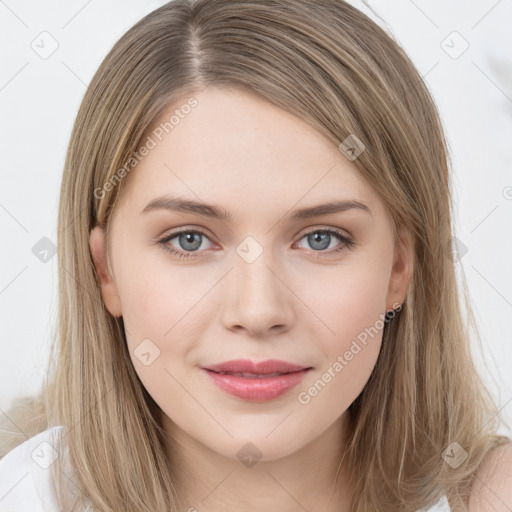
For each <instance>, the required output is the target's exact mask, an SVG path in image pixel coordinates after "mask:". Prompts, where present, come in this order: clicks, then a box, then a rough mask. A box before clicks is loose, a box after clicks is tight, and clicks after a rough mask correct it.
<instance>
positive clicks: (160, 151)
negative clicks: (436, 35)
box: [0, 0, 512, 512]
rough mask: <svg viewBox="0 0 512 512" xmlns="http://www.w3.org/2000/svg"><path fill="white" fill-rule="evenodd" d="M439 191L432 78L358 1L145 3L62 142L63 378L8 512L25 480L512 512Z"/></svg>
mask: <svg viewBox="0 0 512 512" xmlns="http://www.w3.org/2000/svg"><path fill="white" fill-rule="evenodd" d="M450 194H451V191H450V175H449V166H448V155H447V149H446V145H445V139H444V135H443V131H442V127H441V123H440V121H439V118H438V114H437V112H436V109H435V105H434V103H433V101H432V98H431V97H430V95H429V93H428V91H427V89H426V87H425V85H424V83H423V81H422V79H421V76H420V75H419V74H418V72H417V70H416V69H415V68H414V66H413V65H412V63H411V62H410V60H409V59H408V57H407V56H406V55H405V53H404V51H403V50H402V49H401V48H400V47H399V46H398V45H397V43H396V42H395V41H394V40H393V39H392V38H391V37H390V36H389V35H388V34H386V33H385V32H384V31H383V30H382V29H381V28H379V27H378V26H377V25H376V24H375V23H373V22H372V21H371V20H369V19H368V18H367V17H366V16H365V15H363V14H362V13H361V12H359V11H358V10H357V9H355V8H353V7H351V6H350V5H349V4H346V3H345V2H342V1H339V0H322V1H319V2H314V3H313V2H307V1H304V0H293V1H292V0H285V1H268V0H266V1H264V0H261V1H251V2H249V1H242V0H236V1H233V0H229V1H228V0H208V1H207V0H199V1H197V2H193V1H190V0H176V1H172V2H169V3H168V4H166V5H164V6H163V7H161V8H159V9H157V10H155V11H154V12H152V13H151V14H149V15H148V16H146V17H145V18H144V19H142V20H141V21H140V22H139V23H137V24H136V25H135V26H134V27H133V28H131V29H130V30H129V31H128V32H127V33H126V34H125V35H124V36H123V37H122V38H121V39H120V40H119V41H118V43H116V45H115V46H114V48H113V49H112V51H111V52H110V53H109V54H108V55H107V57H106V59H105V60H104V62H103V63H102V64H101V66H100V68H99V70H98V71H97V73H96V75H95V76H94V78H93V80H92V82H91V84H90V86H89V88H88V91H87V93H86V95H85V97H84V100H83V102H82V105H81V108H80V111H79V113H78V116H77V120H76V123H75V126H74V129H73V133H72V135H71V141H70V145H69V150H68V154H67V159H66V164H65V170H64V176H63V182H62V189H61V198H60V210H59V243H58V245H59V272H60V311H59V316H60V318H59V339H58V343H57V344H56V345H55V350H56V367H55V370H54V371H53V370H52V371H51V372H50V376H49V380H48V385H47V387H46V389H45V392H44V393H43V394H42V395H41V397H38V398H37V399H35V400H34V401H33V403H30V410H31V411H32V413H31V414H33V415H34V416H33V417H35V418H36V419H37V418H38V421H37V422H36V424H35V425H34V423H32V427H31V426H30V425H31V424H30V423H27V424H26V425H24V424H23V427H24V428H23V430H24V431H25V432H31V434H32V435H34V434H38V435H37V436H35V437H32V438H31V439H30V440H29V442H28V444H27V443H23V444H21V445H19V446H17V447H16V448H14V446H13V444H14V443H11V445H7V444H6V446H8V448H7V449H4V453H5V452H6V451H9V453H8V455H7V456H6V457H5V458H4V459H2V461H1V462H0V478H5V479H10V481H9V485H6V484H3V485H4V487H3V488H0V489H2V490H3V489H5V490H4V495H5V501H4V503H8V501H7V500H11V502H12V503H13V505H12V506H13V510H14V509H15V508H14V507H15V506H17V507H18V509H17V510H19V504H20V503H22V502H21V501H19V500H21V499H23V498H24V497H25V496H26V495H28V494H29V493H30V492H33V489H32V490H31V489H29V490H28V491H27V494H25V493H24V492H22V491H20V489H21V488H22V486H23V481H22V480H19V479H20V477H21V478H22V476H21V475H22V473H21V472H20V468H22V471H25V469H27V471H32V469H37V471H38V473H37V476H33V478H34V484H33V485H34V486H35V487H36V489H43V491H42V492H43V493H46V494H45V496H44V499H45V500H48V503H50V505H51V506H53V507H55V509H56V510H86V509H87V508H86V507H89V510H98V511H121V510H137V511H155V510H162V511H164V510H173V511H174V510H176V511H177V510H189V511H193V510H198V511H201V510H208V511H213V512H216V511H218V510H223V511H226V510H228V511H229V510H262V509H267V508H271V509H276V510H290V511H292V510H317V509H318V510H320V509H322V510H332V511H340V510H341V511H349V510H350V511H357V512H361V511H369V510H378V511H415V510H419V509H421V508H425V507H429V506H432V505H434V504H435V503H436V502H438V501H439V500H440V499H441V498H442V497H443V496H445V497H447V499H448V501H449V503H450V507H451V509H452V510H470V511H471V512H475V511H480V510H489V509H491V510H492V508H490V507H491V506H492V507H494V509H496V510H498V509H499V508H498V507H500V506H505V507H506V506H508V507H510V504H511V503H512V501H511V496H510V494H508V495H507V492H508V493H510V491H508V489H510V488H511V487H512V485H511V484H512V475H511V474H510V472H511V470H510V468H511V466H512V465H511V461H512V455H511V450H510V441H509V440H508V439H506V438H504V437H500V436H498V435H497V434H496V429H497V419H498V417H497V416H496V415H495V413H496V410H495V406H494V405H493V404H492V401H491V399H490V397H489V395H488V393H487V391H486V390H485V388H484V387H483V385H482V383H481V381H480V379H479V377H478V375H477V372H476V370H475V366H474V364H473V362H472V359H471V354H470V350H469V329H468V328H467V327H466V326H465V325H464V322H463V318H462V314H461V310H460V304H459V297H458V288H457V281H456V277H455V271H454V262H453V258H452V250H453V248H452V233H453V231H452V209H451V208H452V204H451V195H450ZM470 318H471V317H470ZM37 414H39V416H37ZM9 416H10V417H11V418H17V416H16V410H13V411H11V412H10V413H9ZM16 423H17V424H18V425H20V424H21V420H17V421H16ZM18 443H19V441H18ZM29 459H30V460H29ZM38 459H39V460H38ZM23 461H27V462H26V463H24V462H23ZM34 462H35V463H36V464H37V468H34V465H33V463H34ZM23 464H25V465H23ZM26 464H32V465H31V466H30V467H29V466H27V465H26ZM16 468H17V471H18V473H16V471H15V469H16ZM30 468H32V469H30ZM26 474H28V473H26ZM34 475H35V473H34ZM6 481H7V480H4V482H6ZM20 482H22V483H21V484H20ZM51 482H55V484H56V486H57V488H56V489H55V492H54V493H53V492H50V488H51ZM18 485H21V487H18V488H17V486H18ZM36 492H37V491H36ZM5 493H7V494H5ZM72 501H74V502H73V503H72ZM507 502H508V504H507ZM2 504H3V503H2V501H0V505H2ZM32 504H33V502H30V506H32ZM8 510H10V509H8ZM31 510H33V509H31ZM503 510H508V508H503Z"/></svg>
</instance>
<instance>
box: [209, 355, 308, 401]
mask: <svg viewBox="0 0 512 512" xmlns="http://www.w3.org/2000/svg"><path fill="white" fill-rule="evenodd" d="M241 367H243V368H241ZM276 368H279V369H278V370H276ZM311 369H312V367H311V366H309V367H306V366H299V365H295V364H291V363H286V362H283V361H277V360H270V361H263V362H261V363H252V362H251V361H248V360H237V361H227V362H225V363H221V364H220V365H213V366H210V367H208V368H201V370H202V371H204V372H205V373H206V374H207V375H208V376H209V377H210V379H211V381H213V383H214V384H216V385H217V386H218V387H219V388H220V389H221V390H222V391H224V392H226V393H228V394H230V395H232V396H235V397H237V398H241V399H243V400H246V401H250V402H266V401H269V400H273V399H275V398H277V397H279V396H282V395H284V394H285V393H287V392H288V391H290V390H291V389H292V388H294V387H295V386H297V385H298V384H299V383H300V382H302V380H303V379H304V377H305V376H306V374H307V373H308V372H309V371H310V370H311ZM241 370H243V371H241ZM269 370H271V371H269Z"/></svg>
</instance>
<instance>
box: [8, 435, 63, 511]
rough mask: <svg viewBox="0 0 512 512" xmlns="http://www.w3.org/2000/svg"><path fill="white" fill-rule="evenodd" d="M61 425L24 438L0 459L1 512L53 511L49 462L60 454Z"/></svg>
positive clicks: (53, 501)
mask: <svg viewBox="0 0 512 512" xmlns="http://www.w3.org/2000/svg"><path fill="white" fill-rule="evenodd" d="M62 429H63V427H62V426H56V427H51V428H49V429H47V430H44V431H43V432H40V433H39V434H37V435H35V436H33V437H31V438H29V439H27V440H26V441H25V442H23V443H21V444H20V445H18V446H17V447H16V448H14V449H13V450H11V451H10V452H9V453H7V454H6V455H5V456H4V457H3V458H2V459H0V500H1V501H0V509H1V510H2V512H20V511H22V510H23V511H28V510H30V511H31V512H50V511H51V512H55V511H57V505H56V502H55V497H54V493H53V487H52V479H51V466H52V464H53V463H54V462H55V461H56V460H57V458H58V457H59V455H60V454H59V452H58V444H57V441H58V437H59V434H60V433H61V432H62Z"/></svg>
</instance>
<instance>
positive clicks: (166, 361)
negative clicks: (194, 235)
mask: <svg viewBox="0 0 512 512" xmlns="http://www.w3.org/2000/svg"><path fill="white" fill-rule="evenodd" d="M187 98H188V96H187V97H184V98H182V99H181V100H180V101H177V102H176V103H175V104H173V105H171V106H169V109H168V110H167V111H166V113H165V114H164V115H162V118H161V119H159V120H156V121H155V126H157V125H158V124H159V123H160V122H161V121H162V120H165V119H169V117H170V115H171V114H172V112H174V110H175V109H176V108H179V107H180V105H183V104H184V103H185V102H186V100H187ZM195 98H196V99H197V100H198V105H197V106H196V107H195V108H194V109H193V110H192V111H191V113H190V114H188V115H187V116H185V117H184V119H181V120H180V122H179V124H178V125H177V126H175V127H174V129H173V130H172V131H170V132H169V134H168V135H167V136H165V137H164V138H163V139H162V141H161V142H159V143H158V145H157V146H156V147H155V148H154V149H152V150H151V151H150V153H149V154H148V155H147V156H146V157H145V158H144V159H143V160H142V161H141V162H140V163H139V164H138V166H137V167H136V168H135V169H134V170H133V171H132V172H131V174H130V175H129V177H128V178H125V179H127V180H128V181H127V183H126V187H125V188H124V190H123V192H122V194H121V196H120V198H119V201H118V203H117V205H116V208H115V210H114V213H113V218H112V224H111V228H110V229H111V232H110V233H109V240H108V243H109V245H108V247H109V254H108V257H109V260H108V261H109V264H108V265H107V263H106V262H107V254H105V238H104V233H103V230H102V229H101V228H100V227H96V228H95V229H93V230H92V231H91V236H90V247H91V253H92V255H93V259H94V262H95V265H96V269H97V270H98V274H99V276H100V285H101V291H102V295H103V299H104V301H105V305H106V307H107V309H108V311H109V312H110V313H111V314H112V315H114V316H116V317H118V316H123V319H124V324H125V328H126V332H127V341H128V346H129V350H130V354H131V358H132V362H133V365H134V368H135V370H136V372H137V374H138V375H139V377H140V379H141V381H142V383H143V385H144V386H145V388H146V389H147V390H148V392H149V393H150V395H151V396H152V397H153V399H154V400H155V401H156V402H157V403H158V405H159V406H160V408H161V410H162V422H163V425H164V427H165V429H166V431H167V432H168V433H169V435H170V437H172V438H173V439H174V440H175V442H174V444H175V446H176V449H177V450H178V453H179V459H178V460H176V461H175V462H174V463H175V464H177V467H178V470H177V474H178V475H181V479H180V481H179V482H178V484H177V485H178V489H179V492H180V497H181V498H182V501H183V504H184V506H185V507H186V508H185V510H199V511H205V510H208V511H213V512H216V511H223V512H229V511H237V512H238V511H239V510H241V509H243V510H265V509H267V508H268V509H269V510H280V511H290V512H291V511H294V512H295V511H297V510H302V507H303V508H304V509H305V510H310V511H312V510H324V511H331V510H332V511H334V510H337V511H339V509H340V504H341V505H342V506H343V507H345V509H346V508H347V506H348V502H349V499H350V496H351V489H352V487H353V482H351V481H350V475H349V473H347V471H346V469H345V468H344V467H342V468H341V472H340V474H339V479H338V483H337V486H336V489H337V490H336V491H334V481H335V476H336V470H337V468H338V464H339V461H340V459H341V454H342V452H343V447H344V444H345V441H346V436H347V432H348V427H347V425H348V424H347V412H346V411H347V408H348V407H349V405H350V404H351V403H352V402H353V401H354V400H355V398H356V397H357V396H358V395H359V394H360V392H361V391H362V389H363V387H364V385H365V384H366V382H367V380H368V378H369V376H370V374H371V372H372V370H373V368H374V366H375V362H376V359H377V356H378V354H379V350H380V345H381V341H382V322H380V323H379V319H380V320H382V318H383V315H384V314H385V313H386V311H388V310H391V309H394V308H396V307H397V306H398V305H399V304H402V303H403V301H404V299H405V295H406V291H407V287H408V283H409V279H410V274H411V262H412V250H411V248H410V246H409V245H408V246H405V245H404V246H402V245H399V244H395V240H394V236H393V224H392V220H391V217H390V215H389V213H388V211H387V209H386V208H385V205H384V204H383V202H382V201H381V199H380V197H379V196H378V194H377V193H376V192H375V191H374V190H373V189H372V187H371V186H370V185H369V184H368V183H367V182H366V181H365V180H364V179H363V178H362V176H361V175H360V174H359V171H358V169H357V167H356V166H355V164H354V163H353V162H351V161H349V160H348V159H346V158H345V156H344V155H343V154H342V153H341V152H340V151H339V150H338V148H337V146H335V145H334V144H332V142H331V141H329V140H328V139H327V138H325V137H324V136H323V135H322V134H320V133H319V132H317V131H316V130H315V129H313V128H312V127H310V126H309V125H308V124H306V123H305V122H303V121H302V120H300V119H298V118H296V117H294V116H292V115H291V114H289V113H287V112H285V111H283V110H281V109H279V108H277V107H276V106H273V105H271V104H269V103H267V102H264V101H262V100H260V99H258V98H256V97H255V96H252V95H250V94H247V93H245V92H240V91H234V90H227V89H220V88H215V87H208V88H207V89H206V90H205V91H203V92H202V93H198V94H196V95H195ZM166 194H167V195H171V196H173V197H178V196H179V197H182V198H187V199H192V200H198V201H201V202H205V203H208V204H216V205H220V206H222V207H223V208H225V209H226V210H228V211H229V212H231V213H232V214H233V216H234V220H232V221H229V222H224V221H220V220H217V219H212V218H208V217H202V216H200V215H198V214H195V213H176V212H171V211H168V210H164V209H159V210H152V211H150V212H146V213H141V212H142V210H143V209H144V207H145V206H146V205H147V204H148V203H149V202H150V201H151V200H152V199H154V198H156V197H159V196H162V195H166ZM339 199H355V200H358V201H361V202H364V203H365V204H366V205H368V207H369V208H370V210H371V215H368V214H367V213H365V212H364V211H361V210H355V209H354V210H348V211H345V212H338V213H331V214H324V215H320V216H317V217H315V218H311V219H303V220H299V221H288V220H285V219H284V216H285V215H286V214H288V213H289V212H290V211H292V210H294V209H296V208H303V207H306V206H313V205H318V204H322V203H325V202H328V201H330V200H339ZM178 228H187V229H189V230H191V231H194V229H203V230H204V231H205V232H206V233H207V235H206V236H202V237H201V235H199V236H200V237H201V240H202V243H201V246H200V248H199V249H198V250H197V251H195V252H194V251H193V250H191V249H190V246H191V244H190V243H189V245H187V239H184V237H181V244H180V237H179V236H175V237H174V238H173V239H172V240H171V241H169V242H168V245H169V246H172V247H174V248H175V249H176V250H181V251H182V252H185V253H186V252H187V251H188V252H189V253H192V257H190V258H188V259H180V258H179V257H177V256H175V255H172V254H170V253H169V252H168V251H166V250H165V249H164V247H163V246H162V245H159V244H158V243H157V241H158V239H161V238H163V237H164V236H165V235H168V234H170V233H171V232H173V231H178ZM322 229H339V230H341V231H342V232H343V233H344V234H345V235H348V236H350V237H351V239H352V240H353V241H354V242H355V244H356V245H355V246H354V247H351V248H345V249H344V250H343V251H341V252H339V253H333V252H332V251H333V250H334V249H337V248H339V247H341V246H343V245H344V242H342V241H340V240H339V239H338V238H336V236H335V235H334V234H333V235H331V238H330V242H329V245H328V246H325V247H326V248H324V246H321V248H320V249H318V247H319V246H320V245H321V244H319V243H318V242H317V243H316V244H315V239H314V238H313V239H311V237H310V239H309V240H308V237H307V236H305V235H307V234H309V233H315V232H317V231H318V230H322ZM247 236H251V237H253V238H254V239H255V241H256V243H257V244H258V246H259V247H260V248H261V249H262V251H263V252H262V253H261V255H260V256H259V257H258V258H257V259H256V260H255V261H253V262H251V263H248V262H247V261H246V260H245V259H244V258H242V257H241V256H240V255H239V254H238V253H237V252H236V249H237V247H238V246H239V245H240V244H241V242H242V241H243V240H244V239H245V238H246V237H247ZM251 250H253V249H251ZM329 253H330V254H329ZM194 255H195V256H194ZM397 314H399V313H397ZM378 326H380V328H379V329H377V332H378V334H377V335H374V336H373V337H370V338H369V339H368V342H367V344H366V345H365V346H363V345H362V344H360V345H361V347H363V348H362V349H361V350H360V351H359V352H358V353H357V355H355V356H354V357H353V358H352V359H351V360H350V361H348V362H347V364H346V366H344V367H343V369H342V371H339V372H337V373H336V372H335V375H336V376H335V377H334V378H332V379H331V380H330V382H328V383H327V384H326V385H325V387H324V388H323V389H322V390H321V392H320V393H318V394H317V395H316V396H314V397H312V398H311V400H310V401H309V403H307V404H303V403H300V402H299V400H298V394H299V393H300V392H301V391H307V390H308V389H309V388H310V387H311V386H312V385H313V383H315V382H316V381H318V379H321V377H322V375H323V374H324V373H325V372H328V369H329V368H331V373H332V366H333V364H334V363H335V361H336V360H337V357H338V356H339V355H341V356H343V354H345V352H346V351H347V350H349V349H350V346H351V343H352V342H353V341H354V340H356V339H357V336H358V335H359V334H360V333H361V332H363V331H364V330H365V329H366V328H370V327H375V328H377V327H378ZM144 339H150V340H151V343H153V344H154V345H155V346H157V347H158V349H159V350H160V355H159V356H158V357H157V358H156V359H155V360H154V361H153V362H152V363H151V364H150V365H148V366H146V365H144V364H142V363H141V361H140V360H139V359H138V358H137V357H136V356H135V355H134V350H135V349H136V348H137V346H138V345H139V344H140V343H141V342H142V340H144ZM239 358H240V359H242V358H247V359H252V360H254V361H262V360H265V359H274V358H275V359H282V360H285V361H289V362H292V363H296V364H300V365H304V366H311V367H313V369H312V370H311V371H310V372H309V374H308V375H307V376H306V378H305V379H304V381H303V382H302V383H301V384H300V385H299V386H297V387H295V388H294V389H292V390H291V391H289V392H288V393H286V394H285V395H284V396H281V397H279V398H277V399H274V400H270V401H267V402H262V403H251V402H246V401H244V400H242V399H239V398H236V397H233V396H231V395H228V394H226V393H225V392H224V391H222V390H221V389H219V388H218V387H217V386H215V385H214V384H213V383H212V382H211V381H210V378H209V377H208V376H207V375H205V374H203V372H202V371H200V369H199V368H200V367H201V366H206V365H208V364H214V363H219V362H222V361H226V360H229V359H239ZM248 442H250V443H253V445H255V446H256V447H257V448H258V450H259V452H260V453H261V458H260V459H259V460H258V461H257V463H256V464H255V465H253V466H251V467H247V466H246V465H244V464H243V463H242V462H241V460H240V459H239V457H238V456H237V452H238V451H239V450H240V449H241V448H242V447H243V446H244V445H246V443H248ZM168 454H169V457H172V456H173V455H172V451H171V449H170V448H169V449H168ZM192 507H193V508H192Z"/></svg>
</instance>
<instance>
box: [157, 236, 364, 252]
mask: <svg viewBox="0 0 512 512" xmlns="http://www.w3.org/2000/svg"><path fill="white" fill-rule="evenodd" d="M333 237H334V238H337V239H338V240H340V241H341V242H343V243H342V244H341V247H338V248H337V249H335V250H333V251H325V250H324V249H327V248H329V246H330V245H331V242H332V241H333ZM175 238H177V239H178V241H179V245H180V246H181V248H178V249H176V248H175V247H174V246H173V245H171V243H170V242H171V240H174V239H175ZM202 238H206V239H207V240H208V236H207V235H206V233H204V232H202V231H199V230H190V229H189V230H183V231H178V232H176V233H172V234H171V235H168V236H166V237H164V238H162V239H161V240H159V241H158V244H160V245H162V246H163V247H164V249H165V250H167V251H169V252H170V253H172V254H174V255H176V256H178V257H180V258H190V257H195V256H196V255H195V254H194V253H195V252H202V251H199V249H200V248H201V246H202V245H203V244H202ZM303 239H306V240H307V243H309V244H310V246H311V247H312V248H313V252H317V253H320V254H318V255H319V256H320V255H324V254H325V255H327V254H332V253H337V252H340V251H342V250H344V249H347V248H350V247H352V246H353V245H355V243H354V242H353V241H352V240H351V239H350V238H348V237H347V236H345V235H344V234H343V233H342V232H341V231H338V230H335V229H315V230H313V231H309V232H308V233H305V234H304V235H303V236H302V237H301V238H300V240H303ZM300 240H299V241H300ZM203 249H204V247H203Z"/></svg>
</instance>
